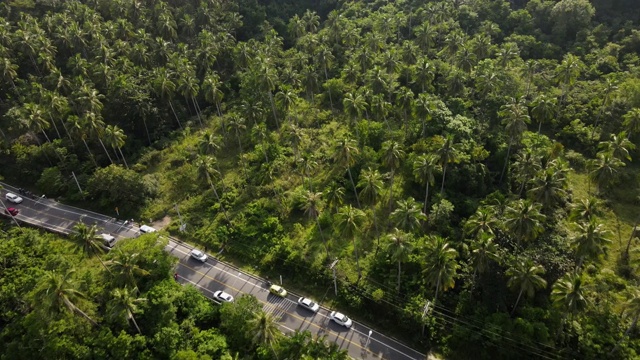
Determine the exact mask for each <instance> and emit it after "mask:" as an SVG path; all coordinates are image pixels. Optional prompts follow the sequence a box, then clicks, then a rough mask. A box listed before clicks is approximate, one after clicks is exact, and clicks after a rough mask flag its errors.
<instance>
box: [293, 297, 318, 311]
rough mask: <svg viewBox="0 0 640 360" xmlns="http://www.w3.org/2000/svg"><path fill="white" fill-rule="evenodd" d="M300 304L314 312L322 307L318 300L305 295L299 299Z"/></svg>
mask: <svg viewBox="0 0 640 360" xmlns="http://www.w3.org/2000/svg"><path fill="white" fill-rule="evenodd" d="M298 305H300V306H302V307H303V308H305V309H307V310H311V311H313V312H318V309H320V305H318V303H317V302H315V301H313V300H311V299H309V298H305V297H301V298H300V299H298Z"/></svg>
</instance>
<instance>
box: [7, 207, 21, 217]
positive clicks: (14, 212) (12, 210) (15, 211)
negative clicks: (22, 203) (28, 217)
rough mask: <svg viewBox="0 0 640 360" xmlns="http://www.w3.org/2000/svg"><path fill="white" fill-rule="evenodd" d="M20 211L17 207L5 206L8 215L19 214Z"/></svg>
mask: <svg viewBox="0 0 640 360" xmlns="http://www.w3.org/2000/svg"><path fill="white" fill-rule="evenodd" d="M19 212H20V211H19V210H18V209H16V208H5V209H4V213H5V214H7V215H11V216H16V215H18V213H19Z"/></svg>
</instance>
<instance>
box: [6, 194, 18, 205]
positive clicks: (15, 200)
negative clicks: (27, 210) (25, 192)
mask: <svg viewBox="0 0 640 360" xmlns="http://www.w3.org/2000/svg"><path fill="white" fill-rule="evenodd" d="M4 198H5V199H7V201H9V202H12V203H14V204H20V203H21V202H22V198H21V197H20V196H18V195H16V194H14V193H7V195H5V196H4Z"/></svg>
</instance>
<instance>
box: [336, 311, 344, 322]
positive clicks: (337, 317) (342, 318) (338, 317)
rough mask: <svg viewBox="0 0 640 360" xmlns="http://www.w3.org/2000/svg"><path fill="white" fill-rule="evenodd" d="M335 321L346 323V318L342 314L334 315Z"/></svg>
mask: <svg viewBox="0 0 640 360" xmlns="http://www.w3.org/2000/svg"><path fill="white" fill-rule="evenodd" d="M336 319H338V320H340V321H347V316H346V315H344V314H340V313H336Z"/></svg>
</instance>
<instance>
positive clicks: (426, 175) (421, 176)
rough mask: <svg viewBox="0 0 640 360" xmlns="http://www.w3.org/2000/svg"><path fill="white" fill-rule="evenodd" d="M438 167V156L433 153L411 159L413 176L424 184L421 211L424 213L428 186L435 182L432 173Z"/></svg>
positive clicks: (425, 211)
mask: <svg viewBox="0 0 640 360" xmlns="http://www.w3.org/2000/svg"><path fill="white" fill-rule="evenodd" d="M437 169H438V158H437V157H436V155H433V154H424V155H420V156H418V157H416V159H415V160H414V161H413V176H414V177H415V178H416V180H417V181H419V182H422V183H424V184H425V191H424V207H423V210H422V212H423V213H424V214H425V215H426V214H427V209H428V206H427V204H428V202H429V186H430V185H431V186H432V185H433V184H434V182H435V176H434V175H433V173H434V172H435V171H436V170H437Z"/></svg>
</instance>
